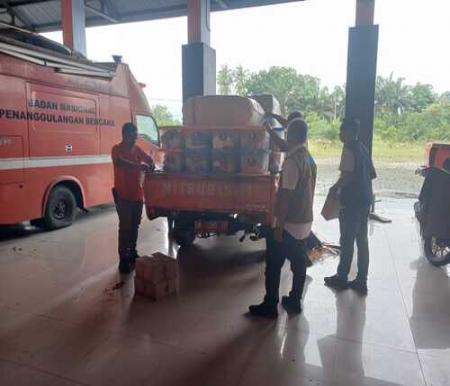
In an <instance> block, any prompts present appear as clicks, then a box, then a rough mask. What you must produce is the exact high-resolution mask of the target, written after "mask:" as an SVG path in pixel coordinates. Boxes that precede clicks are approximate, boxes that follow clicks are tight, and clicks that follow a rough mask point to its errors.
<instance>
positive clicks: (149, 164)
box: [138, 147, 155, 172]
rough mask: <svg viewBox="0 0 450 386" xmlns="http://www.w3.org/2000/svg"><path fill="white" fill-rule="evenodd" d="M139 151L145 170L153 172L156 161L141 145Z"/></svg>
mask: <svg viewBox="0 0 450 386" xmlns="http://www.w3.org/2000/svg"><path fill="white" fill-rule="evenodd" d="M138 151H139V157H140V159H141V162H143V163H144V171H146V172H152V171H153V170H155V162H154V161H153V158H152V157H150V156H149V155H148V154H147V153H146V152H145V151H143V150H142V149H141V148H140V147H138Z"/></svg>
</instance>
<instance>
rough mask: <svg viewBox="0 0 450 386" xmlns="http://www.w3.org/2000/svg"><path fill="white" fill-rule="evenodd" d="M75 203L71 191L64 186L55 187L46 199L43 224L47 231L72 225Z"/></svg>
mask: <svg viewBox="0 0 450 386" xmlns="http://www.w3.org/2000/svg"><path fill="white" fill-rule="evenodd" d="M76 208H77V203H76V200H75V196H74V194H73V193H72V191H71V190H70V189H68V188H66V187H65V186H56V187H55V188H54V189H53V190H52V191H51V192H50V195H49V197H48V201H47V207H46V208H45V216H44V222H45V226H46V228H47V229H50V230H53V229H59V228H64V227H67V226H69V225H72V223H73V220H74V218H75V214H76Z"/></svg>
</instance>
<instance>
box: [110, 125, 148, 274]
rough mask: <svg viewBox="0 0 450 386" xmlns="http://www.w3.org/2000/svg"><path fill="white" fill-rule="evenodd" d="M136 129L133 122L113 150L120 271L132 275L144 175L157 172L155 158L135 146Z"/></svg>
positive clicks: (124, 128) (124, 126)
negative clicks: (154, 170) (144, 173)
mask: <svg viewBox="0 0 450 386" xmlns="http://www.w3.org/2000/svg"><path fill="white" fill-rule="evenodd" d="M137 135H138V134H137V128H136V126H135V125H133V124H132V123H130V122H128V123H125V124H124V125H123V127H122V142H120V143H118V144H117V145H115V146H114V147H113V148H112V152H111V157H112V160H113V164H114V188H113V196H114V202H115V203H116V209H117V214H118V215H119V257H120V262H119V271H120V273H125V274H127V273H130V272H131V271H132V270H133V268H134V262H135V260H136V258H138V257H139V256H138V253H137V250H136V242H137V238H138V229H139V224H140V223H141V217H142V206H143V197H144V194H143V191H142V186H141V175H142V173H143V172H151V171H153V169H154V167H155V166H154V163H153V160H152V158H151V157H150V156H149V155H148V154H146V153H145V152H144V151H143V150H142V149H141V148H140V147H139V146H137V145H136V140H137Z"/></svg>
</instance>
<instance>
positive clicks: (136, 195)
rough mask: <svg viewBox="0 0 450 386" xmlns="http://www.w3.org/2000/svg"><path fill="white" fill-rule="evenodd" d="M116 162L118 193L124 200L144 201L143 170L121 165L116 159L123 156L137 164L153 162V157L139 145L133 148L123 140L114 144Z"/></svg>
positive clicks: (115, 179) (115, 174) (115, 177)
mask: <svg viewBox="0 0 450 386" xmlns="http://www.w3.org/2000/svg"><path fill="white" fill-rule="evenodd" d="M111 158H112V160H113V164H114V188H115V189H116V192H117V195H118V196H119V197H120V198H122V199H123V200H129V201H143V198H144V193H143V191H142V186H141V175H142V171H141V170H140V169H138V168H127V167H123V166H120V165H119V164H118V163H117V162H116V161H117V160H118V159H119V158H121V159H124V160H127V161H130V162H133V163H135V164H141V163H146V164H149V165H150V164H152V163H153V161H152V159H151V157H150V156H149V155H148V154H146V153H145V152H144V151H143V150H142V149H141V148H140V147H139V146H137V145H135V146H133V147H132V148H131V149H130V148H129V147H128V146H126V145H125V144H124V143H123V142H120V143H118V144H117V145H114V146H113V148H112V151H111Z"/></svg>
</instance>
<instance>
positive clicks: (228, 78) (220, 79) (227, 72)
mask: <svg viewBox="0 0 450 386" xmlns="http://www.w3.org/2000/svg"><path fill="white" fill-rule="evenodd" d="M233 83H234V75H233V70H232V69H230V68H229V67H228V66H227V65H224V66H222V67H221V68H220V70H219V72H218V73H217V84H218V85H219V94H220V95H230V94H231V93H232V92H233Z"/></svg>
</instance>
